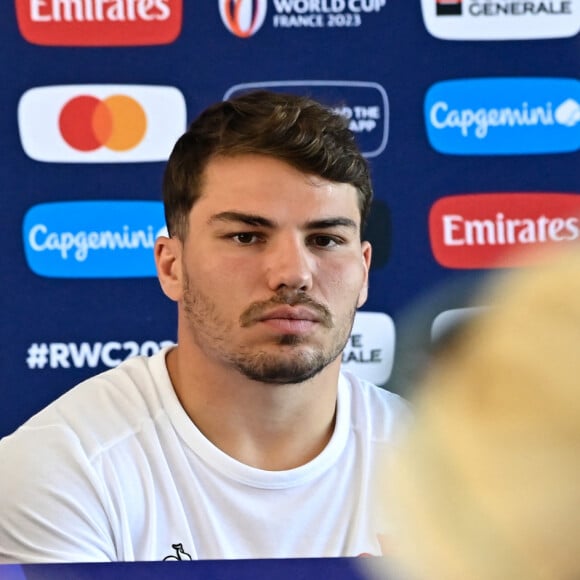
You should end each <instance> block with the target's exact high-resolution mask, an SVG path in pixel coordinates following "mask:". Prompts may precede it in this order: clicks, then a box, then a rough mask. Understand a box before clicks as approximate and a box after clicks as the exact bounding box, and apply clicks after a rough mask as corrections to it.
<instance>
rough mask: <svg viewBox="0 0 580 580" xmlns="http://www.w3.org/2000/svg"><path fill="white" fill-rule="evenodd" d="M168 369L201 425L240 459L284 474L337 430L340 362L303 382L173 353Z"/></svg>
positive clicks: (307, 458) (183, 401)
mask: <svg viewBox="0 0 580 580" xmlns="http://www.w3.org/2000/svg"><path fill="white" fill-rule="evenodd" d="M167 368H168V371H169V375H170V377H171V381H172V383H173V386H174V389H175V392H176V394H177V396H178V398H179V400H180V402H181V404H182V406H183V408H184V409H185V412H186V413H187V414H188V415H189V417H190V419H191V420H192V421H193V423H195V425H196V427H197V428H198V429H199V430H200V431H201V432H202V433H203V434H204V435H205V437H206V438H207V439H209V440H210V441H211V442H212V443H213V444H214V445H216V446H217V447H218V448H219V449H221V450H222V451H223V452H224V453H226V454H228V455H229V456H231V457H233V458H234V459H237V460H238V461H240V462H242V463H245V464H247V465H251V466H252V467H257V468H259V469H264V470H270V471H279V470H286V469H292V468H295V467H299V466H300V465H304V464H305V463H307V462H308V461H310V460H312V459H314V458H315V457H316V456H317V455H318V454H319V453H320V452H321V451H322V450H323V449H324V447H325V446H326V445H327V443H328V441H329V440H330V438H331V436H332V433H333V431H334V423H335V415H336V399H337V389H338V373H339V370H340V360H337V361H335V362H334V363H332V364H331V365H329V366H328V367H326V368H325V369H323V370H322V371H321V372H320V373H318V374H317V375H316V376H315V377H313V378H311V379H309V380H308V381H305V382H303V383H298V384H290V385H281V384H268V383H261V382H259V381H254V380H251V379H248V378H246V377H245V376H243V375H241V374H240V373H239V372H238V371H235V370H233V369H228V368H224V367H223V366H218V365H215V364H212V363H211V361H210V362H208V361H207V360H204V361H203V363H202V361H196V360H195V357H192V356H190V355H189V354H187V355H186V354H185V353H184V352H182V351H180V347H176V348H174V349H172V350H171V351H170V352H169V353H168V355H167Z"/></svg>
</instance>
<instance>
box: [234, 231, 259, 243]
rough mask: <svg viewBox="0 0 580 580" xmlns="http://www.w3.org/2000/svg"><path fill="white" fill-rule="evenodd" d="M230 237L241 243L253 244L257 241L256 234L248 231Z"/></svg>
mask: <svg viewBox="0 0 580 580" xmlns="http://www.w3.org/2000/svg"><path fill="white" fill-rule="evenodd" d="M232 239H233V240H235V241H236V242H238V243H239V244H242V245H248V244H254V243H256V242H257V241H258V236H257V235H256V234H252V233H250V232H242V233H240V234H234V235H232Z"/></svg>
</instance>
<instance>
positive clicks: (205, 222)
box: [178, 155, 371, 383]
mask: <svg viewBox="0 0 580 580" xmlns="http://www.w3.org/2000/svg"><path fill="white" fill-rule="evenodd" d="M204 178H205V179H204V180H203V186H202V193H201V197H200V198H199V199H198V201H197V202H196V203H195V205H194V206H193V209H192V211H191V213H190V216H189V233H188V235H187V238H186V239H185V241H184V243H183V248H182V255H181V260H182V264H181V265H182V292H181V297H180V299H179V300H178V302H179V309H180V324H181V325H184V328H183V329H182V331H185V333H186V334H187V337H188V342H190V343H191V344H192V345H194V348H195V349H198V350H200V351H201V352H202V353H203V354H204V355H205V356H206V357H209V358H210V359H212V360H213V362H214V363H216V362H217V363H218V364H220V365H226V366H228V367H230V368H232V369H235V370H237V371H238V372H241V373H242V374H243V375H245V376H247V377H249V378H251V379H253V380H257V381H260V382H265V383H298V382H302V381H304V380H307V379H309V378H310V377H312V376H314V375H316V374H317V373H318V372H319V371H321V370H322V369H323V368H324V367H326V366H327V365H328V364H329V363H331V362H333V361H335V360H337V357H338V356H339V355H340V353H341V352H342V350H343V348H344V345H345V344H346V341H347V340H348V337H349V334H350V331H351V327H352V322H353V318H354V314H355V310H356V308H357V307H358V306H360V305H362V304H363V303H364V301H365V299H366V285H367V276H368V268H369V263H370V253H371V250H370V245H369V244H368V242H364V243H361V241H360V211H359V208H358V203H357V194H356V191H355V189H354V187H352V186H351V185H346V184H339V183H334V182H329V181H325V180H324V179H321V178H319V177H313V176H309V175H305V174H303V173H301V172H300V171H298V170H296V169H294V168H292V167H291V166H290V165H288V164H286V163H284V162H282V161H279V160H276V159H273V158H269V157H266V156H260V155H239V156H235V157H229V158H228V157H219V158H215V159H213V160H211V161H210V162H209V164H208V166H207V168H206V171H205V173H204ZM337 364H339V363H337Z"/></svg>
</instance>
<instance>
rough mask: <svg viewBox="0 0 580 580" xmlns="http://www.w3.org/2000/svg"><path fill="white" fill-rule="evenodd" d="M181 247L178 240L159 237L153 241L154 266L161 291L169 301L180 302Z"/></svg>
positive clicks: (181, 279) (181, 286) (181, 277)
mask: <svg viewBox="0 0 580 580" xmlns="http://www.w3.org/2000/svg"><path fill="white" fill-rule="evenodd" d="M182 250H183V246H182V243H181V240H179V239H178V238H167V237H165V236H159V237H158V238H157V240H156V241H155V250H154V251H155V266H156V267H157V277H158V278H159V283H160V284H161V289H162V290H163V292H164V293H165V295H166V296H167V297H168V298H170V299H171V300H175V301H176V302H177V301H178V300H181V296H182V288H183V284H182V281H183V276H182V263H181V254H182Z"/></svg>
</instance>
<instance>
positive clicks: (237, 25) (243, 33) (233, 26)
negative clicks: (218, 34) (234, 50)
mask: <svg viewBox="0 0 580 580" xmlns="http://www.w3.org/2000/svg"><path fill="white" fill-rule="evenodd" d="M218 2H219V9H220V16H221V18H222V21H223V23H224V25H225V27H226V28H227V29H228V30H229V31H230V32H231V33H232V34H234V35H235V36H237V37H238V38H249V37H250V36H253V35H254V34H255V33H256V32H257V31H258V30H259V29H260V28H261V26H262V24H264V20H265V19H266V11H267V8H268V0H218Z"/></svg>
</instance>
